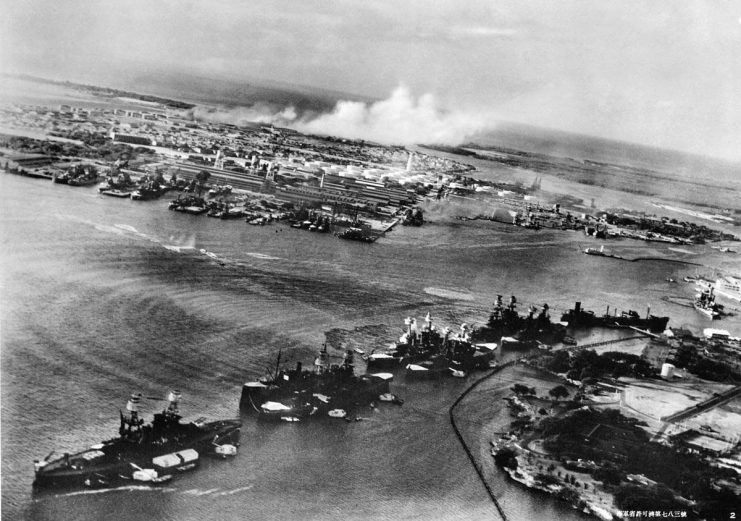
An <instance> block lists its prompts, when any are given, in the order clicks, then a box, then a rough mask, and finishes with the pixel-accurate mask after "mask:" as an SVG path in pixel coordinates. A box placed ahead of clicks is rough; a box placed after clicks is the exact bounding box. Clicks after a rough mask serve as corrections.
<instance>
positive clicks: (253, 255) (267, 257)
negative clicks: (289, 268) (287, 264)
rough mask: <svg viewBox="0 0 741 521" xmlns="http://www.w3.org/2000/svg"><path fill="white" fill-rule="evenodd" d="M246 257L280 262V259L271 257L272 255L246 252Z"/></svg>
mask: <svg viewBox="0 0 741 521" xmlns="http://www.w3.org/2000/svg"><path fill="white" fill-rule="evenodd" d="M246 255H248V256H249V257H254V258H256V259H263V260H282V259H281V258H280V257H273V256H272V255H265V254H264V253H255V252H247V254H246Z"/></svg>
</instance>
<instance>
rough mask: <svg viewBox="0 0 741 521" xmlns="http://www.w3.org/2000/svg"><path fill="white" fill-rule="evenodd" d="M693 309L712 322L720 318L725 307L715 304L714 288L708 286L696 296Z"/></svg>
mask: <svg viewBox="0 0 741 521" xmlns="http://www.w3.org/2000/svg"><path fill="white" fill-rule="evenodd" d="M692 305H693V307H694V308H695V309H696V310H697V311H699V312H700V313H702V314H703V315H705V316H706V317H707V318H709V319H710V320H715V319H718V318H720V316H721V312H722V310H723V306H722V305H720V304H717V303H716V302H715V292H714V290H713V286H708V287H706V288H705V289H703V290H702V291H701V292H700V293H698V294H697V295H695V301H694V302H693V304H692Z"/></svg>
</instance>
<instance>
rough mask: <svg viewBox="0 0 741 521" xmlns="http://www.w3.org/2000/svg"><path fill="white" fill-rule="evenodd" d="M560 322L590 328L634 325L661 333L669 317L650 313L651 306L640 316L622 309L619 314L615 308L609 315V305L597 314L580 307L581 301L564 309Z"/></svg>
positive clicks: (570, 325) (574, 326)
mask: <svg viewBox="0 0 741 521" xmlns="http://www.w3.org/2000/svg"><path fill="white" fill-rule="evenodd" d="M561 322H565V323H567V324H568V325H569V327H570V328H591V327H607V328H627V327H634V328H639V329H647V330H649V331H651V332H653V333H662V332H664V330H666V325H667V324H668V323H669V317H658V316H656V315H652V314H651V308H650V307H649V308H648V311H647V312H646V317H645V318H643V317H641V316H640V315H639V314H638V312H637V311H633V310H629V311H623V312H622V313H620V314H619V315H618V314H617V310H615V312H614V313H613V314H612V315H611V314H610V306H607V310H606V311H605V314H604V315H602V316H598V315H596V314H595V313H594V311H587V310H585V309H582V307H581V302H576V303H575V304H574V309H570V310H568V311H566V312H565V313H564V314H563V315H562V316H561Z"/></svg>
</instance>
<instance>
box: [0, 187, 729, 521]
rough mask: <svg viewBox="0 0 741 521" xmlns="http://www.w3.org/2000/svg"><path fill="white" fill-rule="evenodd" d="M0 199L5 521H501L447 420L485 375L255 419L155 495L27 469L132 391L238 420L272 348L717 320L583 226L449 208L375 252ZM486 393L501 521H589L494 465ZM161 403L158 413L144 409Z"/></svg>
mask: <svg viewBox="0 0 741 521" xmlns="http://www.w3.org/2000/svg"><path fill="white" fill-rule="evenodd" d="M0 193H2V194H3V203H2V206H1V207H0V212H1V221H0V223H1V224H0V240H1V245H0V251H1V253H0V262H1V264H0V274H1V277H2V278H1V279H0V292H1V293H2V309H1V310H0V312H1V315H0V321H1V322H0V323H1V324H2V337H1V340H2V360H1V361H2V514H3V519H27V520H34V521H42V520H64V519H70V520H91V521H92V520H98V519H107V520H127V521H128V520H131V519H158V520H176V519H177V520H178V521H183V520H200V519H216V518H218V519H224V520H228V519H234V520H236V519H336V520H340V519H342V520H344V519H403V520H406V519H497V518H498V517H499V514H498V512H497V510H496V509H495V508H494V505H493V503H492V502H491V500H490V498H489V497H488V495H487V493H486V490H485V488H484V487H483V485H482V484H481V482H480V481H479V478H478V476H477V475H476V473H475V472H474V469H473V467H472V466H471V463H470V461H469V459H468V458H467V456H466V453H465V452H464V451H463V449H462V447H461V445H460V442H459V441H458V439H457V438H456V436H455V434H454V432H453V430H452V428H451V426H450V423H449V421H448V408H449V407H450V405H451V404H452V403H453V402H454V400H455V399H456V398H457V397H458V395H460V394H461V393H462V392H463V391H464V390H465V389H466V387H467V386H468V385H470V383H472V381H473V379H475V378H476V375H473V376H471V377H469V378H468V379H463V380H461V379H449V380H441V381H438V382H405V381H404V378H403V375H397V377H396V379H395V380H394V382H393V383H392V389H393V390H394V392H395V393H397V394H398V395H400V396H401V397H403V398H404V399H405V401H406V402H405V403H404V405H403V406H401V407H399V406H395V405H387V404H382V405H381V406H379V407H378V409H377V410H374V411H373V410H368V411H364V412H362V414H361V415H362V416H363V417H364V418H365V421H360V422H353V423H346V422H343V421H336V420H331V419H326V420H321V421H316V422H306V423H298V424H264V423H258V422H256V421H255V420H254V418H252V417H249V416H245V417H243V428H242V445H241V447H240V453H239V454H238V455H237V457H236V458H234V459H231V460H226V461H215V460H214V461H211V460H208V461H204V462H203V463H202V465H201V468H200V469H198V470H197V471H195V472H191V473H188V474H184V475H181V476H178V477H177V479H175V480H173V481H171V482H169V483H167V484H165V485H163V486H160V487H146V486H143V487H129V488H126V487H124V488H118V489H112V490H95V491H75V492H64V493H62V492H60V493H50V494H43V495H34V494H32V487H31V483H32V481H33V464H32V462H33V460H34V459H38V458H43V457H44V456H46V455H47V454H49V453H50V451H52V450H56V451H59V452H64V451H75V450H79V449H81V448H84V447H87V446H90V445H92V444H94V443H97V442H100V441H101V440H103V439H108V438H111V437H113V436H115V435H116V433H117V428H118V420H119V415H118V410H119V409H121V408H123V406H124V404H125V400H126V398H127V397H128V395H129V394H130V393H131V392H134V391H139V392H142V393H143V394H144V395H145V396H162V397H163V398H164V396H165V393H166V392H167V391H168V390H169V389H173V388H177V389H180V390H181V391H182V393H183V397H184V398H183V403H182V406H181V409H182V410H183V412H184V415H185V416H186V417H188V418H196V417H199V416H206V417H208V418H213V419H216V418H228V417H237V416H239V410H238V402H239V393H240V390H241V386H242V384H243V383H244V382H245V381H248V380H251V379H254V378H257V377H260V376H262V375H264V374H265V373H266V371H267V370H268V368H269V367H272V366H273V365H274V364H275V361H276V356H277V354H278V351H279V350H280V351H281V352H282V359H283V360H284V361H285V363H286V364H289V365H293V364H295V362H296V361H302V362H304V364H305V365H306V363H307V362H308V363H310V362H311V360H313V356H314V354H315V352H316V351H317V350H318V349H319V347H320V346H321V344H322V343H323V342H325V341H327V342H328V344H329V348H330V353H331V354H332V355H335V356H339V355H341V353H342V351H341V348H348V347H351V348H354V347H358V348H360V349H363V350H364V351H366V352H369V351H370V350H372V349H374V348H380V347H384V346H386V345H387V344H389V343H390V342H392V341H394V340H395V339H396V338H397V337H398V336H399V334H400V333H401V331H402V328H403V320H404V318H405V317H407V316H417V317H422V316H424V315H425V314H426V313H427V312H430V313H431V314H432V316H433V319H434V320H435V321H437V323H439V324H442V325H448V326H451V327H457V326H458V325H459V324H460V323H462V322H466V323H468V324H481V323H483V322H484V321H485V320H486V318H487V316H488V312H489V310H490V309H491V305H492V303H493V302H494V300H495V298H496V295H497V294H503V295H505V296H509V295H517V296H518V299H519V301H520V302H521V303H522V306H523V307H525V306H527V305H529V304H536V305H542V304H543V303H544V302H547V303H548V304H549V305H550V306H551V309H552V310H553V311H552V314H553V315H556V314H557V313H560V312H561V311H563V310H565V309H567V308H569V307H571V306H572V305H573V303H574V301H575V300H580V301H581V302H582V303H583V305H584V306H585V307H586V308H588V309H594V310H595V311H597V312H602V311H603V310H604V307H605V306H606V305H610V306H612V307H613V308H618V309H622V310H626V309H628V308H633V309H636V310H638V311H640V312H641V313H644V312H645V310H646V306H647V305H648V304H650V305H651V309H652V313H654V314H659V315H670V316H671V317H672V319H671V321H670V325H677V326H678V325H686V326H688V327H691V328H693V329H694V330H695V331H700V330H701V328H702V327H704V326H706V323H705V322H704V321H703V320H704V319H703V318H702V317H700V316H698V315H697V314H696V313H695V312H694V310H692V309H690V308H685V307H681V306H676V305H673V304H671V303H670V302H667V301H664V300H662V297H664V296H666V295H685V294H686V295H685V296H687V295H690V294H691V293H692V291H693V290H692V289H691V288H689V287H685V286H681V287H679V286H677V285H670V284H667V282H666V281H665V279H666V277H678V276H681V275H682V274H683V273H685V272H691V271H693V270H694V269H695V268H688V267H687V266H684V265H682V264H677V263H664V262H659V261H648V262H634V263H631V262H621V261H615V260H610V259H602V258H598V257H590V256H585V255H583V254H582V250H583V249H584V248H585V247H586V246H595V245H596V243H595V241H594V239H590V238H586V237H585V236H584V235H583V234H577V233H568V232H562V231H555V230H540V231H530V230H523V229H519V228H515V227H513V226H510V225H506V224H501V223H493V222H488V221H470V222H465V223H464V222H455V221H445V219H444V218H443V217H441V218H440V220H439V221H438V222H432V223H428V224H426V225H425V226H423V227H421V228H404V227H398V228H396V229H394V230H393V231H392V232H391V233H390V234H388V235H387V236H386V237H385V238H383V239H381V240H379V241H378V242H376V243H374V244H363V243H356V242H351V241H340V240H338V239H336V238H335V237H333V236H331V235H318V234H313V233H310V232H308V231H305V230H295V229H292V228H290V227H288V226H284V225H281V224H273V225H269V226H264V227H260V226H248V225H247V224H246V223H244V222H242V221H227V222H225V221H221V220H217V219H210V218H207V217H205V216H200V217H196V216H191V215H184V214H179V213H175V212H170V211H168V210H167V208H166V207H167V202H166V200H160V201H149V202H139V201H131V200H127V199H113V198H106V197H104V196H101V195H99V194H98V193H97V190H96V189H95V188H93V187H89V188H73V187H68V186H63V185H55V184H53V183H51V182H48V181H42V180H36V179H30V178H24V177H19V176H14V175H10V174H0ZM645 248H646V249H647V250H651V251H654V250H656V249H657V248H662V249H664V250H665V249H666V247H665V246H661V247H657V246H655V245H646V246H645ZM687 248H689V249H690V250H692V248H694V247H687ZM705 251H707V248H705V249H698V250H697V251H696V252H695V251H694V250H693V255H695V253H697V255H696V257H697V259H700V258H701V257H702V255H703V253H702V252H705ZM206 253H210V254H211V255H207V254H206ZM694 258H695V257H693V259H694ZM731 320H732V321H733V320H736V319H735V318H733V319H731ZM732 323H733V324H737V322H732ZM498 356H500V358H501V357H504V358H505V359H506V358H507V357H508V356H516V355H515V354H507V353H506V352H504V353H499V355H498ZM358 366H359V367H358V369H359V370H362V369H363V367H362V364H358ZM492 385H493V384H492ZM491 387H492V386H488V387H486V386H484V387H483V388H482V391H481V394H478V395H476V394H475V393H474V395H473V396H472V397H471V399H470V400H469V401H467V402H466V404H465V407H463V408H462V409H461V411H459V414H464V415H465V418H464V419H465V421H464V422H463V427H464V430H465V438H466V439H467V440H473V441H472V443H474V444H475V445H476V447H474V454H475V455H476V456H478V457H479V458H480V459H481V460H482V465H486V468H485V470H486V475H487V477H488V478H489V479H490V480H491V481H492V483H493V486H492V488H493V490H494V491H495V493H496V494H497V496H499V497H500V499H501V504H502V506H503V508H504V510H505V512H506V515H507V518H508V519H512V520H522V521H524V520H527V519H534V518H535V517H534V513H537V518H539V519H557V518H558V519H561V520H564V521H566V520H570V519H577V518H581V517H582V514H580V513H578V512H575V511H573V510H571V509H570V508H569V506H568V505H565V504H562V503H559V502H558V501H555V500H552V499H551V498H548V497H544V496H543V495H540V494H531V493H530V492H528V491H527V490H524V489H523V488H522V487H521V486H520V485H518V484H517V483H511V482H509V481H508V480H507V479H506V478H505V476H504V474H502V473H501V472H499V471H498V470H497V469H496V468H493V467H492V466H491V462H490V461H489V459H488V458H489V456H488V453H487V451H486V449H485V445H486V441H487V439H486V436H488V433H489V432H490V431H496V430H498V429H497V426H496V425H494V426H493V425H492V421H499V422H500V423H502V424H503V425H502V429H501V430H504V429H505V428H506V425H505V424H506V422H507V421H508V419H507V418H506V414H498V413H496V411H498V410H500V409H501V408H502V406H503V405H502V401H501V400H500V399H493V398H492V399H491V400H489V399H488V398H487V394H486V393H490V392H491ZM472 404H473V405H472ZM474 405H475V406H474ZM161 407H162V402H157V401H153V400H150V401H147V402H146V404H145V406H144V414H145V417H146V418H151V414H152V413H153V412H155V411H157V410H158V409H160V408H161ZM484 460H485V461H484Z"/></svg>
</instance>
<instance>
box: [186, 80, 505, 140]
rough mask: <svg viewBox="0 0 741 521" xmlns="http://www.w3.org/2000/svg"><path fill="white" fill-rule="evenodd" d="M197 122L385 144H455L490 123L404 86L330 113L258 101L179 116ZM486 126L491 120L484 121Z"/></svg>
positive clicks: (205, 108)
mask: <svg viewBox="0 0 741 521" xmlns="http://www.w3.org/2000/svg"><path fill="white" fill-rule="evenodd" d="M184 115H185V116H187V117H190V118H192V119H195V120H198V121H207V122H213V123H229V124H232V125H237V126H246V125H248V124H250V123H253V124H254V123H262V124H273V125H276V126H279V127H288V128H292V129H295V130H298V131H299V132H303V133H307V134H320V135H326V136H335V137H341V138H346V139H363V140H366V141H374V142H377V143H381V144H384V145H412V144H418V143H426V144H438V145H451V146H454V145H459V144H461V143H463V142H464V141H465V140H466V139H467V138H468V137H470V136H471V135H472V134H474V133H476V132H478V131H480V130H482V129H484V128H487V127H489V128H490V127H491V126H492V125H490V124H489V125H487V119H488V118H486V117H485V115H484V114H482V113H481V112H480V111H479V112H477V113H474V112H465V111H446V110H443V109H442V108H441V107H439V106H438V104H437V102H436V100H435V98H434V96H433V95H432V94H423V95H422V96H419V97H415V96H414V95H412V93H411V92H410V91H409V89H408V88H406V87H404V86H399V87H397V88H396V89H395V90H394V91H393V92H392V93H391V95H390V96H389V97H388V98H387V99H385V100H381V101H376V102H372V103H366V102H361V101H338V102H337V104H336V105H335V107H334V109H333V110H332V111H331V112H324V113H319V114H317V113H316V112H313V111H306V112H300V111H298V110H297V109H296V108H295V107H294V106H292V105H288V106H280V105H276V104H274V103H267V102H257V103H254V104H253V105H250V106H238V107H225V106H215V107H214V106H196V107H195V108H193V109H191V110H189V111H187V113H185V114H184ZM488 123H490V121H489V122H488Z"/></svg>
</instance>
